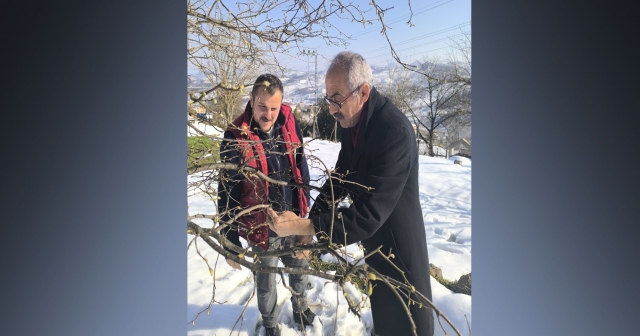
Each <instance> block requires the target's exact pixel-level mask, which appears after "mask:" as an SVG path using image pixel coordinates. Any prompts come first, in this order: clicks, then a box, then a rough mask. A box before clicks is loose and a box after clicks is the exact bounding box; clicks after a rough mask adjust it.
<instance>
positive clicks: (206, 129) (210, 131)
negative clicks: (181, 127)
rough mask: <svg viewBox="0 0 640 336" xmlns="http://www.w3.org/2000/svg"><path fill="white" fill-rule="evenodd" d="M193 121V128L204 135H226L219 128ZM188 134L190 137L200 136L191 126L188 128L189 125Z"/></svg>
mask: <svg viewBox="0 0 640 336" xmlns="http://www.w3.org/2000/svg"><path fill="white" fill-rule="evenodd" d="M191 121H192V122H193V126H195V127H196V128H197V129H198V130H199V131H201V132H203V133H204V134H207V135H214V136H215V135H222V133H224V130H221V129H220V128H218V127H215V126H211V125H207V124H204V123H201V122H199V121H198V120H191ZM187 134H188V135H189V136H197V135H200V134H199V133H198V132H196V131H195V130H194V129H193V128H192V127H191V126H188V125H187Z"/></svg>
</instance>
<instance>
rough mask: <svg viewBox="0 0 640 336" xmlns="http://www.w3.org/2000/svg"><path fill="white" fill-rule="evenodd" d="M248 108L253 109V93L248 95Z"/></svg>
mask: <svg viewBox="0 0 640 336" xmlns="http://www.w3.org/2000/svg"><path fill="white" fill-rule="evenodd" d="M249 106H251V108H253V93H249Z"/></svg>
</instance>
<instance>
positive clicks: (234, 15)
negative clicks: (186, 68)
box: [187, 0, 461, 335]
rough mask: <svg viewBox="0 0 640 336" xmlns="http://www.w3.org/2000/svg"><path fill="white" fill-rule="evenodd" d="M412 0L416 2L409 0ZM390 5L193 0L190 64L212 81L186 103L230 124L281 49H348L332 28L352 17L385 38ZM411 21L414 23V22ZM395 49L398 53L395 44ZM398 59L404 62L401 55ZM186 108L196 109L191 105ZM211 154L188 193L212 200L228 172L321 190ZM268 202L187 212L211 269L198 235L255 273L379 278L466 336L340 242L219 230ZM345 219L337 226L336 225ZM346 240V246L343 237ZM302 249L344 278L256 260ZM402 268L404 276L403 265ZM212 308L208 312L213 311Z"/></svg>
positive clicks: (198, 165) (195, 168)
mask: <svg viewBox="0 0 640 336" xmlns="http://www.w3.org/2000/svg"><path fill="white" fill-rule="evenodd" d="M410 5H411V2H410V1H409V6H410ZM389 9H390V8H381V7H380V6H378V5H377V4H376V2H375V1H373V0H372V1H371V3H370V4H369V7H362V6H358V5H354V4H352V3H351V2H344V1H342V0H326V1H319V2H313V3H312V2H310V1H307V0H266V1H259V0H247V1H245V2H235V3H231V2H226V1H222V0H188V2H187V16H188V20H187V37H188V48H187V57H188V61H189V63H190V64H191V66H193V67H195V68H196V69H197V70H198V71H200V72H201V73H203V74H205V76H206V78H207V81H208V82H209V85H208V87H209V88H207V89H204V90H203V91H202V92H189V93H188V96H189V104H191V105H193V104H197V105H198V106H202V107H203V108H205V109H206V110H208V111H211V112H214V113H217V114H218V115H219V116H220V117H221V118H222V120H226V121H230V120H231V119H232V117H233V116H234V114H235V110H234V109H233V108H231V107H232V106H234V104H236V105H237V101H238V97H240V95H241V94H242V93H243V92H244V90H245V88H248V87H249V86H250V83H249V81H250V80H251V79H253V77H255V73H256V72H259V71H261V70H263V69H268V70H269V72H277V71H283V70H284V66H283V65H281V64H279V63H278V58H277V57H276V56H277V55H278V54H282V53H290V52H293V51H299V50H300V48H301V46H302V43H303V42H304V41H305V40H308V39H310V38H321V39H323V40H324V41H325V42H326V43H327V44H329V45H344V46H346V45H347V44H348V41H349V36H347V35H345V34H344V33H343V32H341V31H340V30H339V29H337V28H336V26H334V22H335V20H349V21H352V22H355V23H358V24H362V25H363V26H366V25H368V24H372V23H373V22H380V23H381V24H382V30H381V33H382V35H384V36H385V37H386V25H385V24H384V21H383V19H384V13H385V12H386V11H387V10H389ZM408 23H409V24H411V21H409V22H408ZM387 40H388V41H389V39H388V37H387ZM389 43H390V41H389ZM392 53H393V54H394V55H395V52H394V51H393V49H392ZM394 57H395V56H394ZM397 60H398V61H399V62H400V60H399V58H397ZM189 110H191V111H192V112H191V113H193V109H188V111H189ZM189 125H190V127H191V128H192V129H193V131H194V132H195V133H196V134H199V135H203V136H206V134H205V133H204V132H203V131H202V130H199V129H198V128H197V127H196V126H195V125H194V124H193V123H189ZM209 138H210V139H212V140H213V141H220V139H219V138H216V137H209ZM211 154H212V153H211V151H204V152H203V154H202V156H201V157H196V158H193V160H192V164H191V165H190V167H189V169H188V174H189V175H192V177H196V178H195V181H193V182H191V183H190V184H189V186H188V188H189V194H193V193H205V194H207V195H209V196H210V197H211V198H212V199H216V198H217V194H218V192H220V191H219V190H217V183H218V181H220V179H223V178H224V174H223V172H224V171H225V170H236V171H238V172H240V173H241V174H242V175H243V176H244V178H247V179H250V180H251V181H256V178H257V180H258V181H260V180H265V181H268V182H269V183H272V184H280V185H288V186H296V187H302V188H306V189H309V190H316V191H318V192H320V189H319V188H317V187H314V186H313V185H301V184H296V183H293V182H291V181H278V180H274V179H272V178H270V177H268V176H265V175H264V174H262V173H261V172H260V171H257V170H256V169H253V168H251V167H249V166H247V165H245V164H241V165H233V164H229V163H223V162H214V163H211V160H210V155H211ZM307 156H308V158H309V161H310V162H313V161H315V162H316V164H318V165H321V166H323V170H324V171H325V172H326V177H325V178H328V179H329V180H330V181H336V182H337V181H340V182H344V183H348V182H347V181H344V180H343V179H342V177H341V176H337V175H336V174H335V173H334V172H332V171H330V170H329V169H327V168H326V167H324V164H323V163H322V162H319V161H318V160H315V159H314V156H313V155H312V154H307ZM324 196H326V197H329V198H330V199H333V200H334V202H335V204H338V203H339V202H340V201H341V200H339V199H335V198H334V197H333V196H332V195H324ZM269 206H270V205H268V204H265V205H257V206H254V207H251V208H245V209H235V210H237V211H235V212H234V213H233V215H232V218H231V219H230V220H228V221H226V222H223V221H222V220H221V219H220V218H221V216H222V215H223V213H220V212H219V211H218V209H216V211H214V212H213V213H211V214H195V215H190V216H188V218H187V232H188V233H189V234H191V235H193V236H194V239H193V240H192V243H190V244H189V248H191V246H192V245H193V248H195V249H196V250H197V251H198V254H199V255H200V256H201V257H202V258H203V260H204V262H205V263H206V264H207V265H208V267H209V270H210V271H211V272H212V273H213V271H214V269H213V268H212V267H211V266H210V264H209V261H208V260H207V259H206V258H205V257H203V256H202V254H201V253H200V249H201V248H202V247H198V245H197V241H198V240H199V239H201V240H202V241H204V242H205V243H206V244H207V245H208V246H209V247H210V248H211V249H213V250H215V251H216V252H217V253H218V254H219V255H222V256H223V257H225V258H227V259H230V260H233V261H235V262H237V263H238V264H240V265H242V266H244V267H247V268H248V269H250V270H252V271H254V272H256V271H259V272H272V273H276V274H281V275H282V274H283V273H289V274H309V275H315V276H317V277H320V278H324V279H327V280H329V281H333V282H335V283H336V284H338V286H339V287H340V288H342V289H343V291H344V285H345V283H346V282H347V281H349V278H350V277H351V276H357V277H359V278H362V279H365V281H367V283H368V288H369V290H371V289H372V288H373V285H372V283H373V282H379V284H382V285H386V286H389V287H390V288H392V289H394V291H395V292H396V294H397V297H398V299H399V300H400V301H401V302H402V304H403V307H404V308H405V310H406V311H407V314H408V316H409V319H410V321H411V323H412V324H413V320H412V319H411V315H410V314H409V308H408V306H409V305H410V304H417V305H420V306H424V307H425V308H430V309H433V311H434V312H436V315H437V316H438V320H440V319H444V320H445V321H446V322H447V323H448V324H449V325H450V326H451V327H452V328H453V330H454V331H455V332H456V333H457V334H458V335H461V334H460V332H459V331H458V330H457V329H456V327H455V326H453V324H452V323H451V322H450V321H449V320H448V319H447V317H446V316H444V314H442V312H441V311H440V310H439V309H438V308H437V307H435V306H434V305H433V303H432V302H430V301H429V300H428V299H427V298H426V297H425V296H424V295H422V294H421V293H419V292H417V291H415V290H414V288H413V286H412V285H411V284H410V283H409V282H408V281H407V280H406V278H405V280H404V281H398V280H395V279H393V278H390V277H388V276H386V275H384V274H380V273H379V272H377V271H376V270H375V269H372V268H371V267H369V266H368V265H367V264H366V263H363V264H360V265H359V261H361V260H358V261H357V262H355V263H349V262H348V261H347V259H345V258H344V257H343V255H342V254H341V253H340V248H341V246H340V245H336V244H333V243H329V242H328V241H331V240H330V239H329V240H320V241H318V242H313V243H310V244H306V245H302V246H291V247H286V248H283V249H281V250H276V251H268V252H250V250H248V249H243V248H241V247H238V246H236V245H234V244H233V243H231V242H230V241H229V240H227V238H226V237H225V236H224V235H223V234H221V232H222V229H223V228H225V227H231V228H236V227H235V225H236V220H237V219H238V218H239V217H240V216H242V215H243V214H246V213H249V212H251V211H255V210H257V209H262V208H266V207H269ZM195 218H206V219H209V220H210V221H211V224H212V225H211V226H210V227H209V228H203V227H201V226H199V225H198V224H196V223H194V222H193V219H195ZM341 224H342V223H335V225H341ZM265 225H266V224H265ZM343 245H346V240H345V244H343ZM223 247H226V248H228V249H230V250H232V251H234V252H236V253H238V256H236V255H235V254H233V253H229V252H228V251H227V250H225V249H224V248H223ZM305 250H311V251H319V250H322V251H326V252H328V253H330V254H332V255H333V256H335V257H336V258H337V259H338V260H339V262H340V264H341V265H343V266H344V268H345V270H346V271H345V274H343V275H342V276H341V275H337V274H331V273H329V272H322V271H318V270H314V269H299V268H286V267H266V266H261V265H260V264H256V263H255V261H256V260H258V259H260V258H262V257H266V256H283V255H289V254H295V253H296V252H299V251H305ZM374 254H380V255H382V257H384V258H385V259H387V260H388V261H389V262H390V263H391V264H392V265H393V263H392V262H391V260H390V259H391V258H393V255H392V254H391V253H389V254H384V253H383V252H382V251H380V249H377V250H374V251H370V252H369V253H368V254H367V255H366V256H364V258H363V259H364V260H365V261H366V259H367V258H369V257H370V256H371V255H374ZM214 268H215V266H214ZM398 271H400V273H401V274H403V273H402V271H401V270H400V269H398ZM345 293H346V291H345ZM345 297H346V298H347V303H348V306H349V310H350V311H351V312H352V313H354V314H356V315H358V316H360V315H359V314H360V313H359V312H360V310H361V308H362V307H361V306H360V304H357V303H355V301H354V300H353V299H351V298H350V297H349V296H348V295H347V296H345ZM214 302H216V301H215V289H214V290H213V292H212V299H211V303H210V305H211V304H213V303H214ZM210 305H209V307H207V308H205V310H207V309H208V308H210ZM203 311H204V310H203ZM198 315H199V314H198ZM240 318H241V317H240ZM195 319H197V316H196V317H194V319H193V321H191V323H194V322H195ZM414 333H415V327H414Z"/></svg>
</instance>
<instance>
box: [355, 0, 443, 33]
mask: <svg viewBox="0 0 640 336" xmlns="http://www.w3.org/2000/svg"><path fill="white" fill-rule="evenodd" d="M443 1H446V2H445V3H441V4H438V5H436V6H433V7H429V6H430V5H428V6H426V7H422V8H421V9H419V10H418V11H416V12H415V13H413V16H416V15H418V14H422V13H424V12H427V11H430V10H432V9H435V8H438V7H440V6H442V5H446V4H448V3H449V2H452V1H454V0H438V1H436V2H434V3H433V4H431V5H435V4H437V3H439V2H443ZM427 7H428V8H427ZM410 16H411V14H407V15H404V16H402V17H400V18H398V19H397V20H395V21H391V22H389V23H386V24H385V25H386V26H391V25H392V24H395V23H398V22H400V21H402V20H404V19H408V18H409V17H410ZM381 28H382V25H378V26H376V27H372V28H369V29H366V30H365V31H364V32H361V33H359V34H356V35H354V36H352V37H358V36H362V35H365V34H369V33H371V32H374V31H376V30H379V29H381Z"/></svg>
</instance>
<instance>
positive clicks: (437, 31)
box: [365, 21, 471, 53]
mask: <svg viewBox="0 0 640 336" xmlns="http://www.w3.org/2000/svg"><path fill="white" fill-rule="evenodd" d="M470 24H471V21H467V22H463V23H459V24H457V25H453V26H450V27H447V28H443V29H440V30H436V31H433V32H430V33H427V34H425V35H420V36H417V37H414V38H410V39H408V40H404V41H400V42H397V43H392V44H393V46H394V47H395V46H399V45H403V44H407V43H409V42H413V41H417V40H421V39H423V38H427V37H431V36H435V35H439V34H442V33H446V32H449V31H451V30H455V29H456V28H462V27H465V26H468V25H470ZM380 50H388V46H384V47H380V48H376V49H371V50H367V51H365V52H366V53H371V52H377V51H380Z"/></svg>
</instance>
